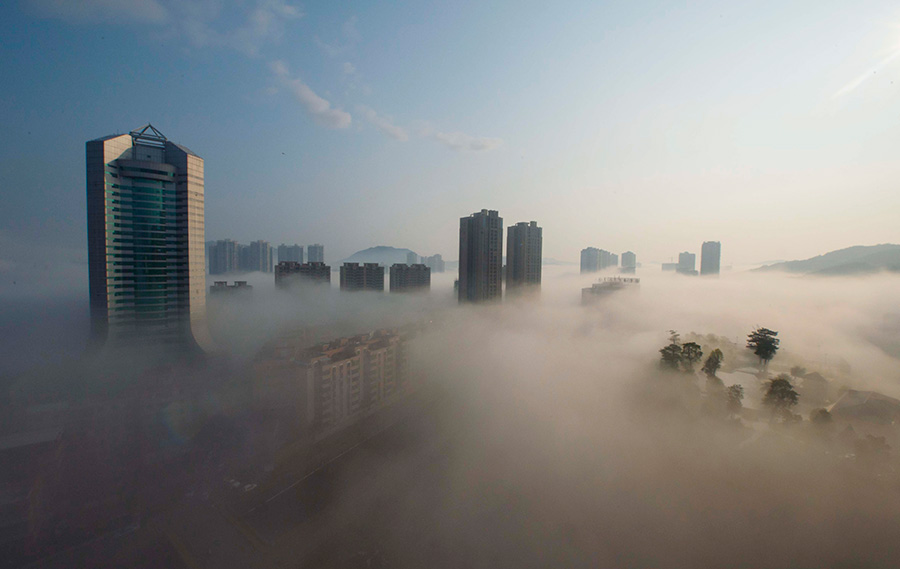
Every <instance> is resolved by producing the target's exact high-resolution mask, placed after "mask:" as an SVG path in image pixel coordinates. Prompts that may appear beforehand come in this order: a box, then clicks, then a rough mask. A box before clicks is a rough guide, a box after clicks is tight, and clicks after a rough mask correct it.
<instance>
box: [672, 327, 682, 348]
mask: <svg viewBox="0 0 900 569" xmlns="http://www.w3.org/2000/svg"><path fill="white" fill-rule="evenodd" d="M669 343H670V344H678V345H679V346H680V345H681V335H680V334H679V333H678V331H677V330H669Z"/></svg>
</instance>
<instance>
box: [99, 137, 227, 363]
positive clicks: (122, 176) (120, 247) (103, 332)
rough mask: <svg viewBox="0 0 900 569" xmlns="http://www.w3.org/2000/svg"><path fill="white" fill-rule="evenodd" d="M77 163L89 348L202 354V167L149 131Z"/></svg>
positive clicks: (102, 145)
mask: <svg viewBox="0 0 900 569" xmlns="http://www.w3.org/2000/svg"><path fill="white" fill-rule="evenodd" d="M85 159H86V172H87V217H88V265H89V284H90V307H91V334H92V344H93V345H94V346H103V345H106V346H110V345H131V346H137V345H140V346H142V347H147V346H149V345H165V346H167V347H171V348H185V349H188V350H196V349H197V348H200V349H211V348H212V341H211V339H210V338H209V333H208V331H207V329H206V269H205V266H206V261H205V250H204V249H205V244H204V187H203V174H204V173H203V159H202V158H200V157H199V156H198V155H197V154H195V153H194V152H192V151H190V150H189V149H187V148H186V147H184V146H181V145H179V144H175V143H173V142H172V141H170V140H168V139H166V137H165V136H164V135H163V134H162V133H160V132H159V131H158V130H156V129H155V128H154V127H153V126H152V125H149V124H148V125H146V126H144V127H142V128H140V129H138V130H134V131H131V132H130V133H129V134H120V135H110V136H105V137H102V138H98V139H95V140H90V141H88V142H87V143H86V144H85Z"/></svg>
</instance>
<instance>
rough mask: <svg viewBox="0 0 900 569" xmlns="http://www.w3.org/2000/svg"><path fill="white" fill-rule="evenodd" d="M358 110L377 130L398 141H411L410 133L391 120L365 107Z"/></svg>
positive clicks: (361, 106) (360, 106)
mask: <svg viewBox="0 0 900 569" xmlns="http://www.w3.org/2000/svg"><path fill="white" fill-rule="evenodd" d="M356 110H357V111H359V113H360V114H361V115H362V116H363V117H365V119H366V120H367V121H369V123H371V124H372V125H373V126H374V127H375V128H377V129H378V130H380V131H381V132H383V133H384V134H386V135H388V136H390V137H391V138H394V139H396V140H409V133H408V132H407V131H406V129H404V128H403V127H399V126H397V125H395V124H394V123H393V121H392V120H391V119H390V118H388V117H384V116H381V115H379V114H378V113H377V112H375V110H374V109H372V108H370V107H367V106H365V105H359V106H358V107H356Z"/></svg>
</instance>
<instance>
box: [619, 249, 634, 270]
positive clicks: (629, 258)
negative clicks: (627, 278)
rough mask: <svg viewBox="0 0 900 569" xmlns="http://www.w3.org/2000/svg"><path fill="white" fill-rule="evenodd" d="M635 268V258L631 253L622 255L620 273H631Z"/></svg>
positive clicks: (627, 252) (626, 252)
mask: <svg viewBox="0 0 900 569" xmlns="http://www.w3.org/2000/svg"><path fill="white" fill-rule="evenodd" d="M636 267H637V256H636V255H635V254H634V253H632V252H631V251H625V252H624V253H622V272H623V273H633V272H634V270H635V268H636Z"/></svg>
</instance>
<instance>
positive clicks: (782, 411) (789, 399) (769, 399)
mask: <svg viewBox="0 0 900 569" xmlns="http://www.w3.org/2000/svg"><path fill="white" fill-rule="evenodd" d="M799 400H800V396H799V395H798V394H797V392H796V391H794V386H793V385H791V379H790V376H789V375H787V374H785V373H782V374H780V375H778V376H777V377H776V378H775V379H773V380H771V381H769V388H768V389H767V390H766V394H765V396H764V397H763V405H766V406H768V407H769V408H771V409H772V413H775V414H778V415H781V416H782V417H783V418H788V417H789V416H790V415H791V411H790V409H791V407H793V406H794V405H796V404H797V401H799Z"/></svg>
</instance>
